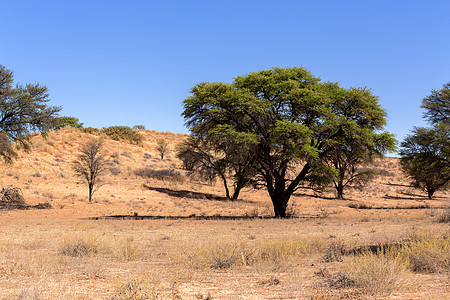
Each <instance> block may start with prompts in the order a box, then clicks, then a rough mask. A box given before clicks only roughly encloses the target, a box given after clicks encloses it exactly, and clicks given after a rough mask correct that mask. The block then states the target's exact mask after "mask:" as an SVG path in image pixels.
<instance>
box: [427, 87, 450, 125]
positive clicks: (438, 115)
mask: <svg viewBox="0 0 450 300" xmlns="http://www.w3.org/2000/svg"><path fill="white" fill-rule="evenodd" d="M422 108H424V109H425V113H424V117H425V119H427V120H428V121H429V122H430V123H431V124H436V123H440V122H444V123H447V124H450V82H447V83H446V84H444V86H443V87H442V89H440V90H432V91H431V95H429V96H427V97H425V98H424V99H423V101H422Z"/></svg>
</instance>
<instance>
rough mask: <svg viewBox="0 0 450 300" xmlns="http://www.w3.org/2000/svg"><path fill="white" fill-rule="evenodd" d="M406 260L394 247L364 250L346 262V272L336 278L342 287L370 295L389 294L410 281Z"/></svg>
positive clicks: (410, 275)
mask: <svg viewBox="0 0 450 300" xmlns="http://www.w3.org/2000/svg"><path fill="white" fill-rule="evenodd" d="M411 278H412V274H411V273H410V271H409V270H408V261H407V260H405V259H404V258H403V257H402V256H401V255H399V253H398V251H396V250H394V249H384V251H380V252H378V253H373V252H364V253H361V254H359V255H356V256H353V257H351V258H350V259H349V260H348V261H347V262H346V272H344V274H343V276H341V277H340V278H337V279H339V280H336V285H338V284H339V282H341V283H342V285H343V287H351V286H353V287H355V288H358V289H360V290H362V291H363V292H364V293H367V294H370V295H375V294H378V295H380V294H381V295H386V294H387V295H389V294H391V293H392V292H394V291H398V290H402V289H403V288H405V287H406V286H408V283H411Z"/></svg>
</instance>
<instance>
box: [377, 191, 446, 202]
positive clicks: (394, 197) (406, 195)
mask: <svg viewBox="0 0 450 300" xmlns="http://www.w3.org/2000/svg"><path fill="white" fill-rule="evenodd" d="M399 194H402V195H404V196H391V195H388V194H386V195H384V196H383V198H384V199H388V200H416V201H423V200H427V199H428V197H427V196H423V195H415V194H409V193H399ZM408 196H409V197H408ZM436 198H439V197H436V196H435V197H433V199H432V200H436ZM428 200H429V199H428Z"/></svg>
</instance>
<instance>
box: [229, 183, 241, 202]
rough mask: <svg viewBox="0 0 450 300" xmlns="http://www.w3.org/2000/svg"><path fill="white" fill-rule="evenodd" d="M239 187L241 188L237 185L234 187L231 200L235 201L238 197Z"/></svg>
mask: <svg viewBox="0 0 450 300" xmlns="http://www.w3.org/2000/svg"><path fill="white" fill-rule="evenodd" d="M241 189H242V188H241V187H238V186H237V187H236V188H235V189H234V192H233V197H231V200H233V201H235V200H237V199H238V197H239V193H240V192H241Z"/></svg>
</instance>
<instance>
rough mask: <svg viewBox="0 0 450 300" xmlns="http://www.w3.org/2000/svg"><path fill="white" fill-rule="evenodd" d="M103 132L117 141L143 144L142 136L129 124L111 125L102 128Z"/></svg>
mask: <svg viewBox="0 0 450 300" xmlns="http://www.w3.org/2000/svg"><path fill="white" fill-rule="evenodd" d="M101 133H102V134H104V135H105V136H107V137H108V138H110V139H112V140H116V141H122V142H127V143H130V144H134V145H142V141H143V138H142V136H141V135H140V134H139V133H138V132H136V131H134V130H133V129H131V128H130V127H128V126H111V127H106V128H102V130H101Z"/></svg>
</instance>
